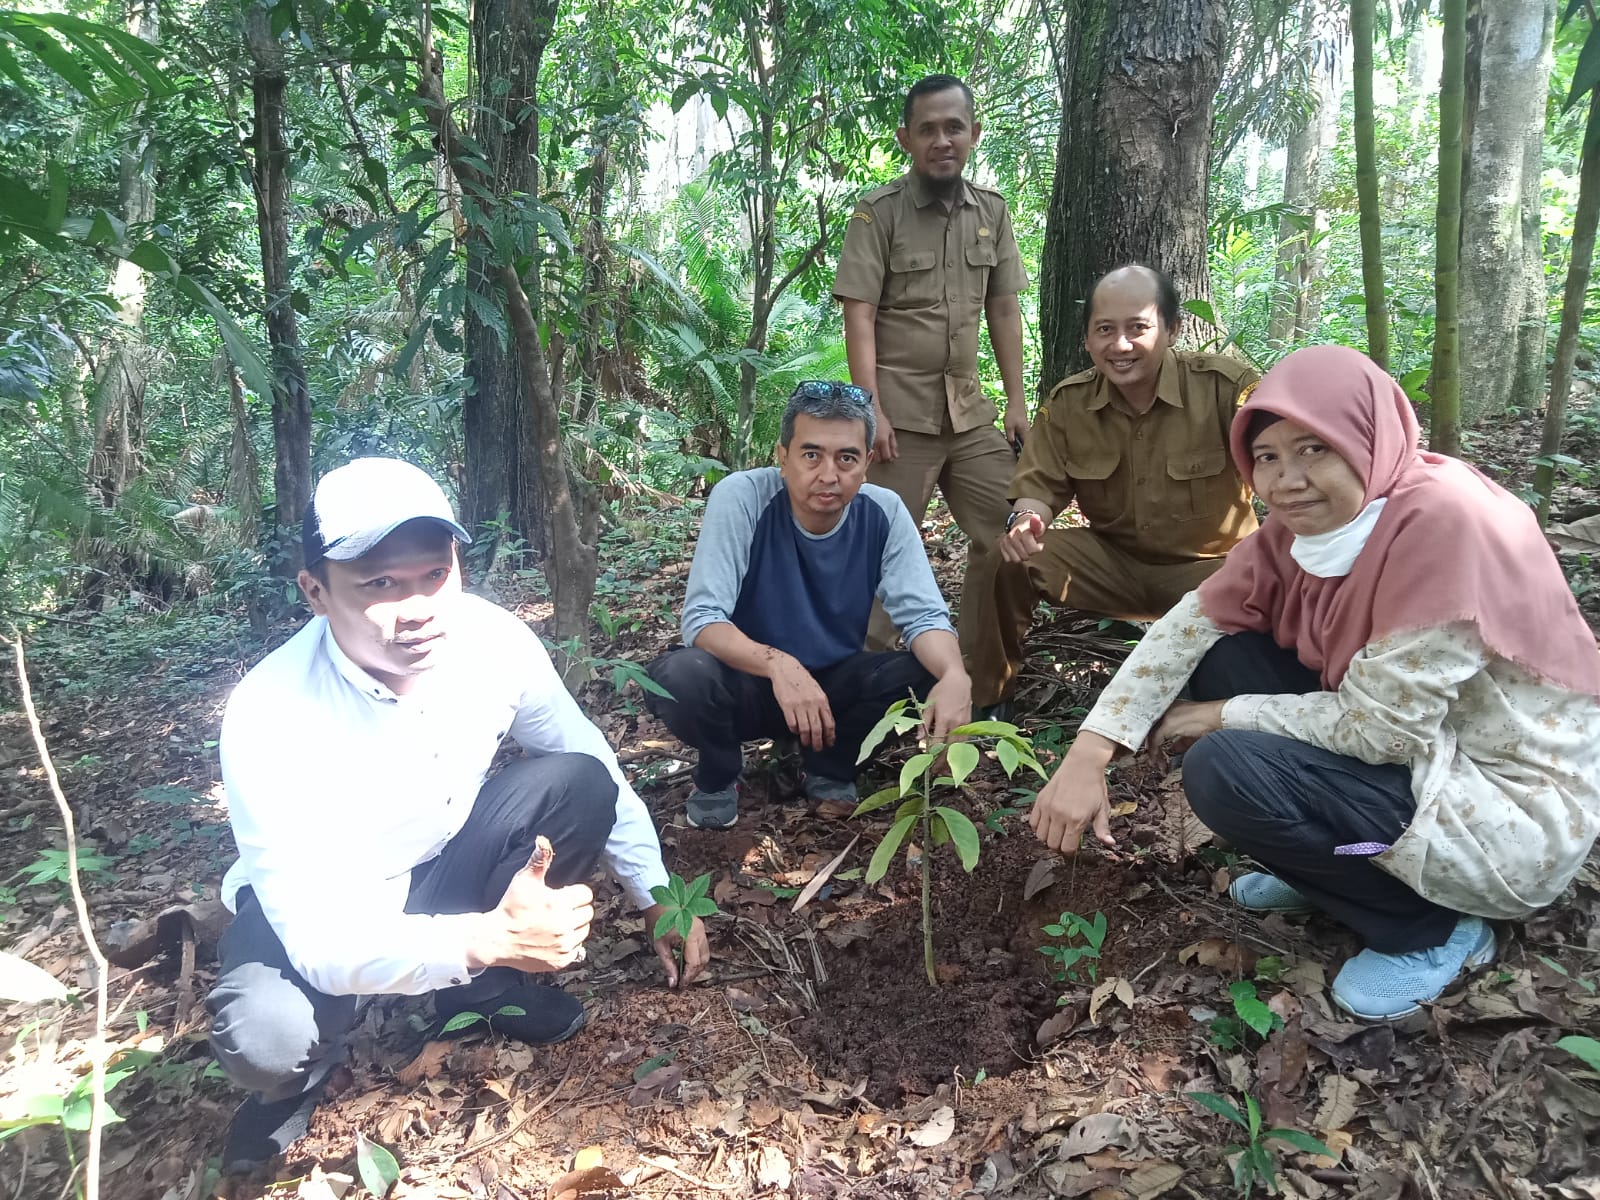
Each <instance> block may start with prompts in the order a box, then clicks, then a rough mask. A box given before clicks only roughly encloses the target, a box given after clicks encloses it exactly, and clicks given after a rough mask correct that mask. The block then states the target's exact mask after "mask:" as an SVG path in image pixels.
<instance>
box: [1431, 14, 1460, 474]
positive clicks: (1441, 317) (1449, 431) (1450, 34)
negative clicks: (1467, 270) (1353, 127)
mask: <svg viewBox="0 0 1600 1200" xmlns="http://www.w3.org/2000/svg"><path fill="white" fill-rule="evenodd" d="M1443 16H1444V69H1443V70H1442V72H1441V73H1440V79H1439V205H1438V209H1437V215H1436V219H1435V221H1434V227H1435V229H1436V230H1437V232H1436V234H1435V237H1436V242H1435V246H1434V273H1433V278H1434V283H1433V297H1434V304H1433V308H1434V326H1433V421H1432V423H1431V427H1430V429H1429V436H1428V445H1429V447H1430V448H1431V449H1432V450H1434V451H1436V452H1437V453H1439V454H1459V453H1460V452H1461V325H1460V318H1459V300H1460V266H1461V103H1462V95H1463V91H1464V77H1465V74H1466V64H1467V0H1444V9H1443Z"/></svg>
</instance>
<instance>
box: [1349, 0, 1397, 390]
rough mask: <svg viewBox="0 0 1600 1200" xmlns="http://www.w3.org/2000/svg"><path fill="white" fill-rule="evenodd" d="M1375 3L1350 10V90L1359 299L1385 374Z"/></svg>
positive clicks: (1358, 1) (1357, 2)
mask: <svg viewBox="0 0 1600 1200" xmlns="http://www.w3.org/2000/svg"><path fill="white" fill-rule="evenodd" d="M1374 7H1375V0H1352V2H1351V5H1350V41H1351V44H1352V55H1351V59H1352V61H1351V90H1352V92H1353V93H1354V100H1355V122H1354V125H1353V133H1354V136H1355V143H1356V207H1357V209H1358V211H1359V222H1360V228H1361V293H1362V298H1363V299H1364V300H1365V302H1366V310H1367V355H1368V357H1370V358H1371V359H1372V361H1373V362H1375V363H1377V364H1378V365H1379V366H1380V367H1382V368H1384V370H1388V369H1389V297H1388V292H1387V289H1386V284H1385V282H1384V275H1383V220H1382V216H1381V214H1380V209H1379V207H1378V136H1377V128H1376V126H1377V122H1376V120H1375V119H1374V116H1373V106H1372V46H1373V39H1374V38H1375V37H1376V36H1377V30H1376V28H1375V22H1374V20H1373V10H1374Z"/></svg>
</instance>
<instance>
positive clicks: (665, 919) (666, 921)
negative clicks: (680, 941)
mask: <svg viewBox="0 0 1600 1200" xmlns="http://www.w3.org/2000/svg"><path fill="white" fill-rule="evenodd" d="M656 903H657V904H665V903H666V901H665V900H657V901H656ZM676 915H677V914H676V913H674V912H672V910H670V909H669V910H668V911H666V912H664V913H662V914H661V915H660V916H659V917H657V918H656V927H655V928H654V929H652V930H651V931H650V940H651V941H652V942H659V941H660V940H661V939H662V938H664V937H666V936H667V931H668V930H669V929H671V928H672V926H673V920H672V918H673V917H674V916H676Z"/></svg>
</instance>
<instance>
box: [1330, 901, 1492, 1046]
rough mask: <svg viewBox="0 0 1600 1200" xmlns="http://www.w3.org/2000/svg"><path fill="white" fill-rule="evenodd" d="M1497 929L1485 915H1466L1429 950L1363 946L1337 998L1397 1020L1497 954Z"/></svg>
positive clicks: (1378, 1017) (1340, 979)
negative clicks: (1390, 951) (1397, 951)
mask: <svg viewBox="0 0 1600 1200" xmlns="http://www.w3.org/2000/svg"><path fill="white" fill-rule="evenodd" d="M1494 952H1495V943H1494V930H1492V929H1490V928H1489V923H1488V922H1487V921H1485V920H1484V919H1483V918H1482V917H1462V918H1461V919H1460V920H1459V921H1457V922H1456V927H1455V930H1454V932H1452V933H1451V934H1450V940H1449V941H1447V942H1445V944H1444V945H1442V946H1434V947H1433V948H1432V949H1429V950H1413V951H1411V952H1410V953H1408V954H1379V953H1378V952H1377V951H1376V950H1363V951H1362V952H1361V953H1360V954H1358V955H1356V956H1355V957H1354V958H1352V959H1351V960H1350V961H1349V962H1347V963H1345V965H1344V966H1343V967H1341V968H1340V969H1339V974H1338V975H1337V976H1335V977H1334V980H1333V989H1332V991H1333V1002H1334V1003H1335V1004H1337V1005H1338V1006H1339V1007H1340V1008H1342V1009H1344V1011H1345V1012H1347V1013H1349V1014H1350V1015H1351V1016H1352V1017H1359V1018H1361V1020H1363V1021H1394V1020H1398V1019H1399V1018H1400V1017H1408V1016H1410V1015H1411V1014H1412V1013H1414V1012H1416V1011H1417V1010H1418V1009H1420V1008H1421V1007H1422V1006H1423V1005H1424V1004H1427V1003H1429V1002H1430V1001H1433V1000H1437V999H1438V998H1439V996H1440V994H1441V993H1443V991H1444V990H1445V988H1447V987H1449V986H1450V985H1451V983H1453V982H1454V981H1455V978H1456V976H1458V975H1460V974H1461V972H1462V971H1467V970H1470V969H1472V968H1473V967H1480V966H1482V965H1483V964H1484V963H1486V962H1489V961H1490V960H1491V959H1493V958H1494Z"/></svg>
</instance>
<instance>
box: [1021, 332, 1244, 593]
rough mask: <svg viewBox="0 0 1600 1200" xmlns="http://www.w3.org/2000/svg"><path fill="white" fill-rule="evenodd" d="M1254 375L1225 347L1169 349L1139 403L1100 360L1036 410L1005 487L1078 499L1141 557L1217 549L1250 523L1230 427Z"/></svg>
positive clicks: (1188, 557)
mask: <svg viewBox="0 0 1600 1200" xmlns="http://www.w3.org/2000/svg"><path fill="white" fill-rule="evenodd" d="M1258 378H1259V376H1258V375H1257V374H1256V372H1255V371H1253V370H1251V369H1250V368H1249V367H1247V366H1245V365H1244V364H1243V363H1241V362H1238V361H1237V360H1235V359H1232V358H1227V357H1225V356H1223V355H1219V354H1194V353H1190V352H1187V351H1174V350H1168V351H1167V352H1166V355H1165V357H1164V358H1163V360H1162V363H1161V377H1160V379H1159V380H1158V381H1157V383H1156V399H1155V403H1154V404H1153V405H1151V407H1150V410H1149V411H1148V412H1146V413H1144V414H1142V415H1141V414H1135V413H1134V412H1133V410H1132V409H1131V408H1129V407H1128V405H1127V404H1126V402H1124V400H1123V399H1122V396H1121V394H1120V393H1119V392H1117V390H1116V389H1115V388H1114V387H1112V385H1111V384H1110V383H1109V382H1107V380H1106V379H1105V377H1104V376H1102V375H1101V374H1100V372H1099V370H1098V369H1096V368H1092V367H1091V368H1090V369H1089V370H1087V371H1082V372H1079V373H1078V374H1077V375H1072V376H1069V377H1068V378H1066V379H1063V380H1062V381H1061V382H1060V383H1059V384H1057V385H1056V388H1055V390H1054V391H1053V392H1051V393H1050V398H1049V400H1047V401H1046V402H1045V405H1044V407H1043V408H1041V409H1040V410H1039V415H1038V417H1037V418H1036V419H1035V420H1034V423H1033V428H1032V430H1031V431H1030V432H1029V434H1028V440H1027V442H1026V443H1025V444H1024V445H1023V448H1022V458H1021V459H1020V460H1019V461H1018V463H1017V472H1016V474H1015V475H1014V476H1013V477H1012V479H1011V488H1010V492H1009V494H1010V497H1011V499H1012V500H1013V501H1016V500H1018V499H1021V498H1022V497H1024V496H1033V497H1037V498H1038V499H1040V500H1048V501H1049V502H1050V505H1051V507H1053V508H1054V509H1055V510H1056V511H1057V512H1060V511H1061V510H1062V509H1064V508H1065V507H1066V506H1067V505H1068V504H1069V503H1070V502H1071V501H1072V500H1074V499H1076V500H1077V502H1078V509H1079V511H1080V512H1082V513H1083V515H1084V517H1085V519H1086V520H1088V522H1089V525H1090V527H1091V528H1092V529H1093V530H1094V531H1095V532H1096V533H1099V534H1101V535H1102V536H1103V537H1105V538H1107V539H1108V540H1109V541H1111V542H1113V543H1114V544H1116V545H1117V546H1119V547H1120V548H1122V549H1124V550H1126V551H1128V552H1129V553H1130V554H1132V555H1134V556H1135V557H1136V558H1139V559H1141V560H1143V561H1145V562H1148V563H1151V564H1160V563H1179V562H1192V561H1194V560H1196V559H1203V558H1217V557H1220V556H1222V555H1224V554H1226V553H1227V552H1228V551H1229V550H1231V549H1232V548H1233V547H1234V545H1235V544H1237V543H1238V541H1239V539H1240V538H1242V537H1244V536H1245V535H1246V534H1248V533H1251V532H1253V531H1254V530H1255V528H1256V517H1255V511H1254V510H1253V509H1252V508H1251V506H1250V491H1249V489H1248V488H1247V487H1245V485H1244V483H1243V482H1242V481H1241V480H1240V478H1239V475H1238V473H1237V472H1236V471H1235V470H1234V466H1233V460H1232V457H1231V455H1230V454H1229V451H1228V427H1229V425H1231V424H1232V422H1233V414H1234V410H1235V409H1237V408H1238V406H1239V400H1240V396H1241V394H1242V393H1243V392H1244V391H1246V390H1247V389H1248V388H1249V387H1250V386H1251V385H1252V384H1254V383H1255V382H1256V380H1257V379H1258Z"/></svg>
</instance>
